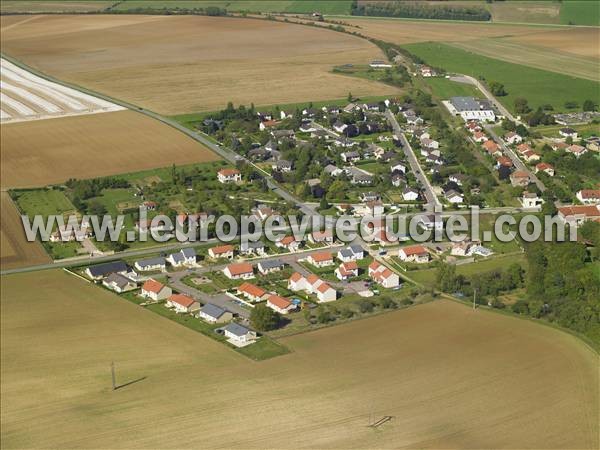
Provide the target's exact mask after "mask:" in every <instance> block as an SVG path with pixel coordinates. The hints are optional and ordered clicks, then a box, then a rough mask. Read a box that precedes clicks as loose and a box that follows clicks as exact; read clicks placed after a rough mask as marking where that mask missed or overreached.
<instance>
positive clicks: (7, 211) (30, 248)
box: [0, 191, 50, 270]
mask: <svg viewBox="0 0 600 450" xmlns="http://www.w3.org/2000/svg"><path fill="white" fill-rule="evenodd" d="M0 209H1V214H0V267H1V268H2V270H5V269H13V268H15V267H22V266H30V265H34V264H43V263H47V262H50V257H49V256H48V255H47V253H46V251H45V250H44V248H43V247H42V245H41V244H40V243H39V242H28V241H27V240H26V239H25V232H24V231H23V225H22V223H21V218H20V216H19V212H18V210H17V208H16V207H15V204H14V203H13V201H12V200H11V198H10V196H9V195H8V193H7V192H5V191H2V192H1V193H0Z"/></svg>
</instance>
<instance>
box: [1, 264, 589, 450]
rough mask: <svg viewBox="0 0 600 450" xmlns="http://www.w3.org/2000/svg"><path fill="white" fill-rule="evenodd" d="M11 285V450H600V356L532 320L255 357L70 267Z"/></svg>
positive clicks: (347, 335)
mask: <svg viewBox="0 0 600 450" xmlns="http://www.w3.org/2000/svg"><path fill="white" fill-rule="evenodd" d="M2 286H3V291H2V302H1V308H2V310H1V320H2V327H1V330H2V340H1V344H0V345H1V355H2V365H1V375H2V386H1V394H2V396H1V398H2V408H1V421H2V434H1V444H2V448H15V447H28V448H39V447H44V448H49V447H51V448H57V447H58V448H73V447H77V448H133V447H137V448H140V447H143V448H192V447H193V448H198V447H203V448H215V447H220V448H299V447H313V448H367V447H370V448H400V447H411V448H448V447H458V446H462V447H470V448H596V447H597V445H598V441H597V439H598V434H597V431H598V410H597V405H598V402H597V400H598V391H597V389H598V379H597V376H598V374H597V370H598V365H597V362H598V359H597V355H595V354H593V353H592V352H591V350H589V349H588V348H587V347H585V346H584V345H583V344H582V343H581V342H580V341H578V340H577V339H575V338H573V337H572V336H570V335H567V334H563V333H561V332H558V331H556V330H553V329H551V328H548V327H543V326H539V325H536V324H534V323H531V322H526V321H521V320H518V319H514V318H508V317H505V316H501V315H496V314H492V313H488V312H485V311H477V312H475V313H473V312H472V311H471V310H470V309H469V308H466V307H463V306H461V305H457V304H454V303H450V302H447V301H437V302H434V303H430V304H426V305H423V306H418V307H414V308H411V309H408V310H405V311H399V312H395V313H390V314H386V315H382V316H378V317H376V318H371V319H366V320H361V321H356V322H353V323H351V324H348V325H340V326H336V327H332V328H329V329H324V330H321V331H318V332H313V333H308V334H304V335H300V336H296V337H292V338H287V339H285V344H286V345H287V346H289V347H290V348H291V349H292V350H293V352H292V353H290V354H288V355H285V356H281V357H277V358H274V359H271V360H267V361H263V362H260V363H257V362H253V361H251V360H249V359H247V358H245V357H244V356H242V355H240V354H239V353H237V352H234V351H232V350H230V349H228V348H226V347H224V346H223V345H221V344H219V343H218V342H215V341H212V340H211V339H209V338H206V337H204V336H202V335H200V334H197V333H195V332H193V331H191V330H189V329H187V328H184V327H182V326H179V325H177V324H175V323H173V322H171V321H169V320H168V319H165V318H163V317H161V316H158V315H156V314H154V313H152V312H150V311H144V310H143V309H141V308H140V307H138V306H136V305H133V304H132V303H129V302H127V301H126V300H123V299H120V298H118V297H117V296H116V295H114V294H111V293H109V292H107V291H105V290H103V289H100V288H98V287H96V286H93V285H92V284H88V283H86V282H84V281H81V280H79V279H77V278H75V277H74V276H71V275H68V274H66V273H64V272H60V271H44V272H38V273H36V274H18V275H10V276H5V277H3V278H2ZM40 291H43V292H44V295H42V296H40V295H38V294H39V292H40ZM25 301H26V302H27V307H26V308H24V307H23V304H24V303H25ZM17 331H18V332H17ZM149 343H151V345H149ZM111 361H115V364H116V368H117V369H116V370H117V384H127V385H126V386H124V387H122V388H120V389H118V390H117V391H114V392H112V391H111V388H110V386H111V381H110V363H111ZM132 382H133V383H132ZM128 383H131V384H128ZM385 415H391V416H394V418H393V419H392V421H391V422H389V423H387V424H385V425H383V426H382V427H380V428H379V429H377V430H374V429H371V428H369V427H368V426H367V425H368V424H369V420H377V419H379V418H381V417H382V416H385Z"/></svg>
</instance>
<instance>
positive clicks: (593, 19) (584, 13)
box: [560, 0, 600, 26]
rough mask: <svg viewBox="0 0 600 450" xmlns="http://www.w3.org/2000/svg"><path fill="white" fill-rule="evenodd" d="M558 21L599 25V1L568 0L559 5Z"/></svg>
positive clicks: (571, 23) (567, 23) (569, 23)
mask: <svg viewBox="0 0 600 450" xmlns="http://www.w3.org/2000/svg"><path fill="white" fill-rule="evenodd" d="M560 23H563V24H566V25H595V26H598V25H600V3H598V2H597V1H595V0H585V1H584V0H568V1H563V2H562V3H561V6H560Z"/></svg>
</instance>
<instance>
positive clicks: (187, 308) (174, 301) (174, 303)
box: [166, 294, 200, 314]
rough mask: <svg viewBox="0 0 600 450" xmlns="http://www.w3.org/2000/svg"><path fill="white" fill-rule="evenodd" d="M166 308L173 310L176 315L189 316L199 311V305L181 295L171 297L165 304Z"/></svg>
mask: <svg viewBox="0 0 600 450" xmlns="http://www.w3.org/2000/svg"><path fill="white" fill-rule="evenodd" d="M166 305H167V307H169V308H174V309H175V312H176V313H180V314H185V313H187V314H189V313H192V312H195V311H198V310H199V309H200V303H198V302H197V301H196V300H194V299H193V298H192V297H188V296H187V295H183V294H173V295H171V296H170V297H169V298H168V300H167V303H166Z"/></svg>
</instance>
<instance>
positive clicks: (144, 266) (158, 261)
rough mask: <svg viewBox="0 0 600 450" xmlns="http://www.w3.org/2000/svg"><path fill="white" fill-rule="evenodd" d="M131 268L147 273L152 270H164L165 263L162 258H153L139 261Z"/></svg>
mask: <svg viewBox="0 0 600 450" xmlns="http://www.w3.org/2000/svg"><path fill="white" fill-rule="evenodd" d="M133 266H134V267H135V268H136V269H137V270H139V271H140V272H149V271H153V270H165V269H166V268H167V262H166V259H165V258H164V257H162V256H157V257H155V258H146V259H140V260H139V261H136V262H135V263H134V265H133Z"/></svg>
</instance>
